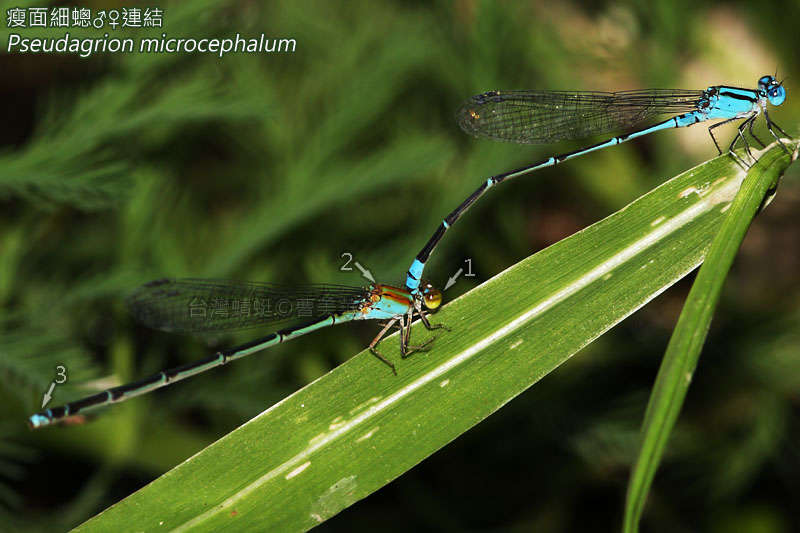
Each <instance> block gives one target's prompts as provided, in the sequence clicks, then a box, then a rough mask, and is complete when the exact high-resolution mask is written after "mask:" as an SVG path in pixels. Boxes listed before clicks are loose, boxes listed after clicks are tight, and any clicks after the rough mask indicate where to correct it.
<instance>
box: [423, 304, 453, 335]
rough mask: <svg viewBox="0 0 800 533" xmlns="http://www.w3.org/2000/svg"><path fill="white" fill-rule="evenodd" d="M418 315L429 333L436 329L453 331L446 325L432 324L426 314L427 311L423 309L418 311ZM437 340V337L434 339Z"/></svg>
mask: <svg viewBox="0 0 800 533" xmlns="http://www.w3.org/2000/svg"><path fill="white" fill-rule="evenodd" d="M417 314H419V319H420V320H421V321H422V324H423V325H424V326H425V328H426V329H427V330H428V331H433V330H434V329H443V330H445V331H452V330H451V329H450V328H448V327H447V326H445V325H444V324H431V323H430V321H429V320H428V316H427V315H426V314H425V311H423V310H422V309H417ZM434 338H435V337H434Z"/></svg>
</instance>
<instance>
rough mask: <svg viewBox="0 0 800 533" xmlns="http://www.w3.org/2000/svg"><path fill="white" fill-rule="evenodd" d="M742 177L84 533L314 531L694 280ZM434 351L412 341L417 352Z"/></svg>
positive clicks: (307, 393) (636, 228)
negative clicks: (647, 305)
mask: <svg viewBox="0 0 800 533" xmlns="http://www.w3.org/2000/svg"><path fill="white" fill-rule="evenodd" d="M744 175H745V173H744V172H743V171H742V170H741V169H740V168H739V167H738V166H737V165H736V164H735V163H734V162H733V161H731V160H730V159H729V158H728V157H720V158H716V159H714V160H711V161H708V162H706V163H704V164H702V165H700V166H698V167H696V168H694V169H692V170H689V171H687V172H685V173H683V174H681V175H679V176H678V177H676V178H674V179H672V180H670V181H668V182H667V183H665V184H663V185H662V186H660V187H658V188H657V189H655V190H654V191H652V192H650V193H648V194H647V195H645V196H643V197H641V198H639V199H638V200H636V201H635V202H633V203H632V204H630V205H628V206H627V207H625V208H623V209H622V210H620V211H619V212H617V213H615V214H614V215H612V216H610V217H608V218H606V219H605V220H602V221H600V222H598V223H596V224H594V225H592V226H590V227H588V228H586V229H584V230H583V231H581V232H579V233H577V234H575V235H573V236H571V237H569V238H567V239H564V240H562V241H560V242H558V243H556V244H554V245H553V246H550V247H549V248H547V249H545V250H543V251H541V252H539V253H537V254H535V255H533V256H531V257H529V258H528V259H526V260H524V261H522V262H520V263H519V264H517V265H515V266H513V267H511V268H509V269H508V270H506V271H504V272H502V273H501V274H499V275H497V276H496V277H494V278H493V279H491V280H490V281H488V282H487V283H485V284H483V285H482V286H480V287H478V288H476V289H475V290H473V291H471V292H469V293H468V294H466V295H464V296H462V297H460V298H458V299H456V300H455V301H453V302H451V303H450V304H449V305H447V306H446V307H445V308H444V309H442V310H441V312H440V313H438V316H437V317H435V321H438V322H442V323H445V324H447V325H448V326H450V327H451V328H452V331H451V332H447V333H442V334H441V335H440V336H439V338H438V340H437V341H436V343H435V345H434V347H433V349H432V350H430V351H429V352H425V353H417V354H415V355H413V356H412V357H411V358H409V359H406V360H403V361H400V358H399V353H398V351H399V350H398V349H397V346H396V344H397V342H396V339H395V338H394V337H390V338H389V339H387V340H385V341H384V342H383V343H382V345H381V350H382V352H383V353H384V355H386V356H387V357H389V358H390V359H393V360H394V361H396V362H397V364H398V373H399V375H398V376H393V375H392V373H391V372H390V371H388V370H387V369H386V368H385V366H384V365H382V364H380V363H379V362H377V361H375V359H374V357H373V356H371V355H370V354H369V353H368V352H367V351H365V352H362V353H361V354H359V355H357V356H355V357H353V358H352V359H350V360H349V361H347V362H346V363H345V364H343V365H341V366H339V367H338V368H336V369H335V370H333V371H331V372H330V373H328V374H326V375H325V376H323V377H321V378H320V379H318V380H317V381H315V382H313V383H311V384H310V385H308V386H306V387H305V388H303V389H301V390H300V391H298V392H297V393H295V394H293V395H291V396H289V397H288V398H286V399H284V400H283V401H281V402H279V403H278V404H276V405H274V406H273V407H271V408H270V409H268V410H267V411H265V412H264V413H262V414H261V415H259V416H258V417H256V418H254V419H253V420H251V421H250V422H248V423H247V424H244V425H243V426H241V427H240V428H238V429H237V430H235V431H233V432H231V433H230V434H228V435H227V436H226V437H224V438H222V439H221V440H219V441H218V442H216V443H214V444H212V445H211V446H209V447H208V448H206V449H205V450H203V451H202V452H200V453H198V454H197V455H195V456H194V457H192V458H190V459H188V460H187V461H185V462H184V463H182V464H181V465H179V466H178V467H176V468H175V469H173V470H171V471H169V472H167V473H166V474H165V475H163V476H162V477H161V478H159V479H157V480H155V481H154V482H153V483H151V484H150V485H148V486H146V487H144V488H143V489H141V490H140V491H138V492H136V493H135V494H133V495H131V496H129V497H128V498H126V499H125V500H123V501H121V502H119V503H117V504H116V505H114V506H112V507H110V508H109V509H107V510H106V511H104V512H102V513H101V514H99V515H98V516H96V517H94V518H92V519H91V520H89V521H87V522H86V523H84V524H83V525H82V526H80V527H79V528H78V531H108V530H119V531H133V530H137V531H139V530H155V529H159V530H162V529H163V530H176V531H188V530H192V531H218V530H222V529H225V528H229V529H236V530H262V531H276V530H277V531H290V530H305V529H308V528H311V527H313V526H315V525H317V524H319V523H320V522H323V521H324V520H326V519H328V518H330V517H331V516H333V515H335V514H336V513H338V512H339V511H341V510H342V509H344V508H346V507H348V506H350V505H352V504H353V503H354V502H356V501H358V500H360V499H362V498H364V497H366V496H368V495H369V494H371V493H372V492H374V491H376V490H377V489H379V488H380V487H382V486H384V485H386V484H387V483H389V482H390V481H391V480H393V479H395V478H396V477H398V476H400V475H401V474H403V473H404V472H406V471H408V470H409V469H411V468H412V467H414V465H416V464H418V463H419V462H421V461H422V460H423V459H425V458H426V457H428V456H429V455H431V454H432V453H434V452H435V451H437V450H439V449H440V448H442V447H443V446H445V445H446V444H447V443H449V442H450V441H452V440H453V439H455V438H456V437H458V436H459V435H461V434H463V433H464V432H466V431H467V430H468V429H469V428H471V427H472V426H474V425H475V424H477V423H479V422H480V421H481V420H483V419H484V418H486V417H487V416H489V415H490V414H492V413H493V412H494V411H496V410H497V409H499V408H500V407H502V406H503V405H504V404H505V403H507V402H509V401H510V400H511V399H512V398H514V397H515V396H517V395H518V394H520V393H521V392H523V391H524V390H525V389H527V388H528V387H530V386H531V385H532V384H533V383H535V382H536V381H538V380H539V379H541V378H542V377H543V376H545V375H547V374H548V373H549V372H551V371H552V370H553V369H555V368H556V367H558V366H559V365H560V364H562V363H564V362H565V361H566V360H567V359H569V358H570V357H571V356H572V355H573V354H575V353H577V352H578V351H579V350H580V349H581V348H582V347H584V346H586V345H587V344H588V343H590V342H591V341H592V340H594V339H595V338H597V337H598V336H600V335H601V334H603V333H604V332H605V331H607V330H608V329H610V328H611V327H613V326H614V325H615V324H617V323H619V322H620V321H621V320H623V319H624V318H625V317H627V316H628V315H630V314H631V313H633V312H634V311H636V310H637V309H639V308H640V307H642V306H643V305H644V304H645V303H647V302H648V301H649V300H651V299H652V298H654V297H655V296H657V295H658V294H659V293H661V292H662V291H664V290H665V289H666V288H667V287H669V286H670V285H672V284H673V283H675V282H676V281H677V280H679V279H680V278H682V277H683V276H685V275H686V274H688V273H689V272H690V271H692V270H693V269H694V268H695V267H697V265H699V264H700V263H701V262H702V261H703V258H704V257H705V254H706V252H707V250H708V248H709V245H710V243H711V241H712V239H713V237H714V235H716V233H717V231H718V229H719V227H720V224H721V222H722V221H723V219H724V218H725V213H726V211H727V210H728V208H729V207H730V202H731V201H732V200H733V198H734V196H735V195H736V193H737V191H738V190H739V187H740V185H741V183H742V180H743V179H744ZM429 335H430V334H429V333H428V332H426V331H425V330H424V329H423V328H421V327H415V328H414V331H413V340H414V341H415V342H421V341H424V340H425V339H426V338H427V337H428V336H429ZM542 409H547V406H542ZM64 431H69V429H65V430H64Z"/></svg>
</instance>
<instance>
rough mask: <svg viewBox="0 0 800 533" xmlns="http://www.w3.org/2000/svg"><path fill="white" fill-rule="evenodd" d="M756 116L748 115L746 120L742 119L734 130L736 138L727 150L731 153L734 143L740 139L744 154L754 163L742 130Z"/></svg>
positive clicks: (754, 159)
mask: <svg viewBox="0 0 800 533" xmlns="http://www.w3.org/2000/svg"><path fill="white" fill-rule="evenodd" d="M756 116H757V115H755V114H753V115H750V116H749V117H748V118H746V119H744V120H743V121H742V122H741V123H740V124H739V127H738V128H736V137H734V139H733V142H732V143H731V146H730V147H729V148H728V151H731V152H732V151H733V148H734V147H735V146H736V141H737V140H739V139H741V140H742V144H743V145H744V151H745V153H747V155H748V156H750V159H752V160H753V162H754V163H755V161H756V158H755V156H753V152H751V151H750V143H749V142H747V138H746V137H745V136H744V130H745V128H747V126H748V124H751V123H752V122H753V120H754V119H755V118H756Z"/></svg>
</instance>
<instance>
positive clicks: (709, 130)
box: [708, 118, 738, 155]
mask: <svg viewBox="0 0 800 533" xmlns="http://www.w3.org/2000/svg"><path fill="white" fill-rule="evenodd" d="M735 120H738V119H736V118H729V119H728V120H723V121H722V122H717V123H716V124H714V125H713V126H709V127H708V134H709V135H711V140H712V141H714V146H716V147H717V152H719V155H722V148H720V147H719V143H718V142H717V138H716V137H714V131H713V130H714V129H715V128H719V127H720V126H724V125H725V124H728V123H729V122H733V121H735Z"/></svg>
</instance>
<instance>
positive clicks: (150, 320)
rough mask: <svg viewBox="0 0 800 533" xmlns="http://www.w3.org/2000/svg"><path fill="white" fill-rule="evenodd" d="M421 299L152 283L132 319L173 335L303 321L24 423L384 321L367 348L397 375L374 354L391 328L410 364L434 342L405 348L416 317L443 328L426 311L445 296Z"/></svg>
mask: <svg viewBox="0 0 800 533" xmlns="http://www.w3.org/2000/svg"><path fill="white" fill-rule="evenodd" d="M421 294H422V295H423V296H422V297H421V298H414V297H413V296H412V295H411V293H410V292H409V291H407V290H406V289H402V288H398V287H392V286H389V285H382V284H374V285H370V286H368V287H351V286H346V285H307V286H302V287H287V286H282V285H273V284H268V283H248V282H238V281H230V280H209V279H161V280H156V281H152V282H150V283H147V284H145V285H143V286H141V287H140V288H139V289H137V290H136V291H135V292H134V293H133V294H132V295H131V296H130V297H129V298H128V306H129V308H130V310H131V312H132V314H133V316H134V317H135V318H136V319H137V320H139V321H140V322H142V323H143V324H145V325H146V326H149V327H152V328H155V329H160V330H163V331H172V332H178V333H198V332H205V333H211V332H220V331H232V330H238V329H247V328H253V327H259V326H264V325H266V324H272V325H274V324H279V323H281V322H286V321H289V320H292V319H305V322H304V323H303V324H301V325H299V326H295V327H291V328H286V329H282V330H280V331H277V332H275V333H271V334H269V335H267V336H266V337H261V338H260V339H257V340H254V341H252V342H249V343H247V344H243V345H241V346H237V347H235V348H231V349H229V350H225V351H222V352H218V353H216V354H215V355H212V356H210V357H207V358H205V359H201V360H199V361H196V362H194V363H189V364H186V365H183V366H180V367H176V368H171V369H168V370H162V371H161V372H159V373H157V374H154V375H152V376H150V377H146V378H144V379H142V380H139V381H135V382H133V383H128V384H126V385H120V386H118V387H114V388H111V389H108V390H105V391H103V392H99V393H97V394H94V395H92V396H88V397H86V398H83V399H81V400H77V401H74V402H70V403H67V404H65V405H63V406H61V407H53V408H51V409H46V410H45V411H42V412H40V413H37V414H35V415H32V416H31V417H30V418H29V419H28V423H29V425H30V426H31V427H32V428H34V429H35V428H40V427H43V426H47V425H50V424H52V423H54V422H57V421H59V420H62V419H64V418H66V417H69V416H73V415H76V414H78V413H80V412H82V411H84V410H85V409H88V408H90V407H97V406H101V405H105V404H109V403H116V402H121V401H124V400H127V399H130V398H133V397H134V396H139V395H141V394H145V393H148V392H150V391H153V390H155V389H158V388H161V387H164V386H166V385H169V384H172V383H175V382H176V381H180V380H182V379H185V378H188V377H190V376H194V375H197V374H200V373H201V372H205V371H206V370H210V369H212V368H215V367H218V366H222V365H224V364H226V363H228V362H230V361H234V360H236V359H241V358H242V357H245V356H247V355H250V354H253V353H256V352H259V351H261V350H264V349H266V348H270V347H271V346H275V345H276V344H280V343H282V342H286V341H288V340H291V339H294V338H295V337H299V336H301V335H305V334H306V333H310V332H312V331H315V330H317V329H320V328H324V327H327V326H333V325H334V324H340V323H342V322H350V321H352V320H386V323H385V324H384V325H383V328H382V329H381V331H380V332H379V333H378V335H377V336H376V337H375V338H374V339H373V341H372V342H371V343H370V344H369V349H370V351H371V352H372V353H373V354H374V355H375V356H376V357H377V358H378V359H380V360H381V361H383V362H384V363H386V364H387V365H388V366H389V367H390V368H391V369H392V372H394V373H395V374H396V373H397V372H396V370H395V366H394V364H393V363H392V362H391V361H389V360H388V359H387V358H385V357H384V356H383V355H381V353H380V352H379V351H378V349H377V345H378V343H379V342H380V340H381V339H382V338H383V337H384V336H385V335H386V334H387V333H388V332H389V330H390V329H391V328H392V327H393V326H396V327H398V328H399V329H400V335H399V338H400V354H401V356H402V357H407V356H408V355H409V354H411V353H412V352H414V351H416V350H422V349H424V348H425V347H426V346H427V345H428V344H429V343H430V342H432V341H433V340H434V339H433V338H431V339H429V340H427V341H425V342H424V343H423V344H421V345H420V346H410V345H409V341H410V335H411V322H412V320H413V318H414V316H415V315H416V316H419V318H420V320H421V321H422V323H423V324H424V325H425V327H426V328H427V329H429V330H433V329H438V328H441V327H443V326H442V325H441V324H431V323H430V322H429V321H428V318H427V311H433V310H435V309H436V308H438V307H439V305H440V304H441V302H442V293H441V292H440V291H438V290H437V289H435V288H433V286H431V285H430V284H428V283H425V284H424V285H423V287H422V289H421ZM434 338H435V337H434Z"/></svg>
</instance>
